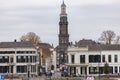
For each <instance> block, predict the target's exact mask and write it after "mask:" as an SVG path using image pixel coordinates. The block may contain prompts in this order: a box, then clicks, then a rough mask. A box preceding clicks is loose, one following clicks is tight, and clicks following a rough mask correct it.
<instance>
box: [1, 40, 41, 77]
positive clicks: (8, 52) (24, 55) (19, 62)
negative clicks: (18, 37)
mask: <svg viewBox="0 0 120 80" xmlns="http://www.w3.org/2000/svg"><path fill="white" fill-rule="evenodd" d="M38 58H39V55H38V53H37V49H36V48H35V46H34V45H33V44H31V43H30V42H1V43H0V74H4V75H14V76H19V75H21V76H29V77H31V76H34V75H37V66H38V64H39V60H38Z"/></svg>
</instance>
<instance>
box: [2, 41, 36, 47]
mask: <svg viewBox="0 0 120 80" xmlns="http://www.w3.org/2000/svg"><path fill="white" fill-rule="evenodd" d="M0 48H35V46H34V45H33V44H32V43H31V42H1V43H0Z"/></svg>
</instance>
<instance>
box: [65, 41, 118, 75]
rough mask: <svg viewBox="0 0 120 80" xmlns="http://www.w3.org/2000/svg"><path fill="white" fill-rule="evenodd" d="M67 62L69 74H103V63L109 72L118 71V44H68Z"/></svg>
mask: <svg viewBox="0 0 120 80" xmlns="http://www.w3.org/2000/svg"><path fill="white" fill-rule="evenodd" d="M67 52H68V63H67V64H66V65H67V66H68V68H69V73H70V74H76V75H91V74H93V75H98V74H104V64H105V63H108V65H109V67H110V68H109V71H110V74H118V73H120V45H103V44H98V43H95V42H94V43H93V42H92V41H90V43H89V44H86V43H85V44H82V43H81V44H80V45H77V46H76V45H74V46H70V47H69V48H68V50H67Z"/></svg>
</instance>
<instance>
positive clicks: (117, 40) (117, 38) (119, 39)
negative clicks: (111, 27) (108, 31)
mask: <svg viewBox="0 0 120 80" xmlns="http://www.w3.org/2000/svg"><path fill="white" fill-rule="evenodd" d="M119 42H120V36H117V37H116V39H115V44H119Z"/></svg>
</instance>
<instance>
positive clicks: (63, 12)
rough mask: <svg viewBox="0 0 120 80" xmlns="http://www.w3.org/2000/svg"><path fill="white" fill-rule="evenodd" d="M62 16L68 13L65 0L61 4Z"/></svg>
mask: <svg viewBox="0 0 120 80" xmlns="http://www.w3.org/2000/svg"><path fill="white" fill-rule="evenodd" d="M60 16H67V14H66V5H65V3H64V0H63V3H62V5H61V14H60Z"/></svg>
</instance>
